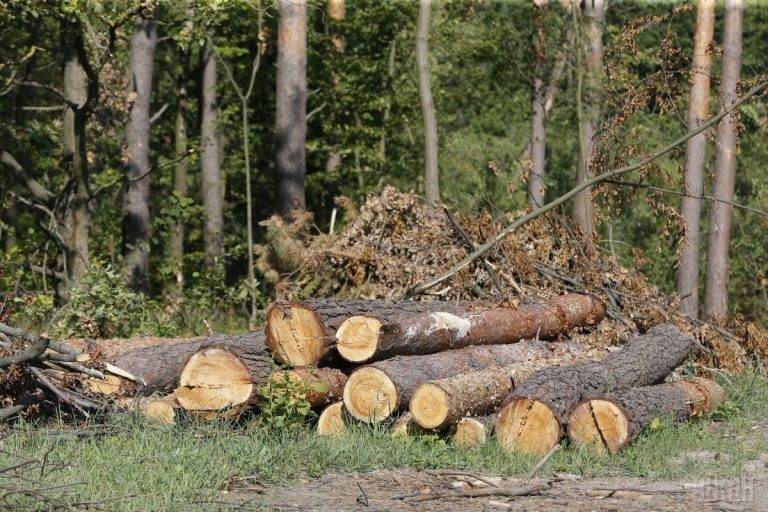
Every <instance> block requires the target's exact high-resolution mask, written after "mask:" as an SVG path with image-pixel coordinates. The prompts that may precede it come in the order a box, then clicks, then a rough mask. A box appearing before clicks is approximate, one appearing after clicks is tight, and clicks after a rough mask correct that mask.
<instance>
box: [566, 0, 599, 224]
mask: <svg viewBox="0 0 768 512" xmlns="http://www.w3.org/2000/svg"><path fill="white" fill-rule="evenodd" d="M584 14H585V15H586V17H587V38H586V41H584V46H585V50H586V53H587V55H586V56H585V59H584V60H585V61H586V66H585V67H586V71H587V76H586V83H585V85H586V91H585V92H586V94H585V95H584V98H583V102H584V103H586V112H585V113H584V115H583V116H582V115H581V112H580V115H579V117H580V118H581V119H580V120H579V122H580V137H581V141H580V147H581V148H582V150H581V151H580V158H579V172H578V174H577V176H576V181H577V182H579V183H580V182H583V181H586V180H588V179H589V178H591V177H592V170H591V169H590V160H591V155H592V152H593V151H594V142H595V141H594V139H595V135H596V134H597V126H598V124H599V122H600V112H601V106H600V104H601V99H602V79H603V24H604V23H605V0H586V1H585V2H584ZM579 65H581V64H579ZM579 102H580V103H581V102H582V99H581V98H579ZM579 111H581V107H580V106H579ZM573 221H574V222H575V223H576V225H577V226H579V228H580V229H581V232H582V233H583V234H584V236H585V237H587V238H591V237H592V233H593V231H594V206H593V205H592V196H591V189H589V188H588V189H586V190H584V191H582V192H579V193H578V194H577V195H576V197H575V198H574V203H573Z"/></svg>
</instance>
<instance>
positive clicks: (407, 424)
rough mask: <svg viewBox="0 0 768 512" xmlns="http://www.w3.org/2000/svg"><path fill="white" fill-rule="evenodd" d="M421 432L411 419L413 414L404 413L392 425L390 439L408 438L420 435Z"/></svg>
mask: <svg viewBox="0 0 768 512" xmlns="http://www.w3.org/2000/svg"><path fill="white" fill-rule="evenodd" d="M422 432H423V430H422V429H421V427H420V426H419V424H418V423H416V421H415V420H414V419H413V414H411V413H410V412H406V413H405V414H402V415H400V417H399V418H397V420H396V421H395V424H394V425H392V437H394V438H398V437H409V436H413V435H416V434H420V433H422Z"/></svg>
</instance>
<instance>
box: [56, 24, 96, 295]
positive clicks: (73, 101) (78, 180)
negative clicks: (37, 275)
mask: <svg viewBox="0 0 768 512" xmlns="http://www.w3.org/2000/svg"><path fill="white" fill-rule="evenodd" d="M61 39H62V41H61V48H62V51H63V54H64V61H63V62H64V64H63V93H64V97H65V98H66V100H67V104H66V109H65V110H64V123H63V125H62V128H63V137H62V142H63V150H64V151H63V160H64V162H65V163H66V166H67V169H68V174H69V178H70V180H71V182H72V186H73V187H72V192H71V196H70V199H69V201H68V203H67V207H66V211H65V222H64V223H65V228H66V232H65V233H64V241H65V242H66V247H65V248H64V261H63V265H64V273H65V274H66V279H65V280H64V281H63V282H62V283H61V287H60V294H61V295H63V296H64V297H66V296H67V295H68V291H69V288H70V287H71V286H74V285H76V284H77V283H78V282H79V281H80V278H81V277H82V276H83V274H85V272H86V271H87V270H88V266H89V251H88V243H89V239H90V228H91V211H90V208H89V206H88V198H89V190H88V187H89V179H90V177H89V172H88V159H87V158H86V125H87V122H88V117H89V115H90V105H89V101H92V98H91V96H93V95H94V94H95V93H96V91H97V88H98V82H96V83H94V82H93V80H94V79H91V78H90V77H89V74H88V69H87V66H89V63H88V62H87V61H86V60H84V59H87V55H86V52H85V44H84V42H83V33H82V26H81V25H80V24H79V22H74V21H70V20H68V19H67V20H63V21H62V26H61Z"/></svg>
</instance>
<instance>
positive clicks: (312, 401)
mask: <svg viewBox="0 0 768 512" xmlns="http://www.w3.org/2000/svg"><path fill="white" fill-rule="evenodd" d="M269 379H270V381H272V382H277V383H280V382H285V381H291V382H300V383H301V384H302V385H303V387H304V389H305V391H306V399H307V402H309V405H311V406H312V407H319V406H321V405H325V404H328V403H331V402H336V401H338V400H341V394H342V392H343V391H344V384H346V382H347V376H346V375H344V373H343V372H342V371H341V370H337V369H335V368H294V369H292V370H281V371H277V372H274V373H272V375H271V376H270V377H269Z"/></svg>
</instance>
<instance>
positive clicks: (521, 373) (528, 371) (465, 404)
mask: <svg viewBox="0 0 768 512" xmlns="http://www.w3.org/2000/svg"><path fill="white" fill-rule="evenodd" d="M590 355H591V354H589V353H588V352H566V353H564V354H563V355H562V356H561V357H557V358H555V357H548V358H545V359H534V360H533V361H530V362H520V363H515V364H514V365H512V366H501V367H492V368H487V369H483V370H478V371H473V372H468V373H462V374H459V375H455V376H453V377H447V378H445V379H439V380H433V381H430V382H427V383H426V384H422V385H421V386H419V387H418V388H417V389H416V391H414V393H413V397H412V398H411V403H410V410H411V413H412V414H413V417H414V419H415V420H416V422H418V424H419V425H421V426H422V427H424V428H427V429H441V428H444V427H447V426H449V425H451V424H453V423H456V422H457V421H458V420H459V419H461V418H463V417H465V416H475V415H485V414H490V413H492V412H494V411H495V410H496V409H498V408H499V407H500V406H501V404H502V402H503V401H504V400H505V399H506V398H507V397H508V396H509V395H510V394H511V393H512V391H513V390H514V388H515V386H518V385H519V384H520V383H522V382H525V381H526V380H527V379H528V378H529V377H530V376H531V375H533V374H534V373H536V372H537V371H539V370H541V369H543V368H546V367H548V366H553V365H570V364H574V363H577V362H580V361H583V360H584V358H585V357H589V356H590Z"/></svg>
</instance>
